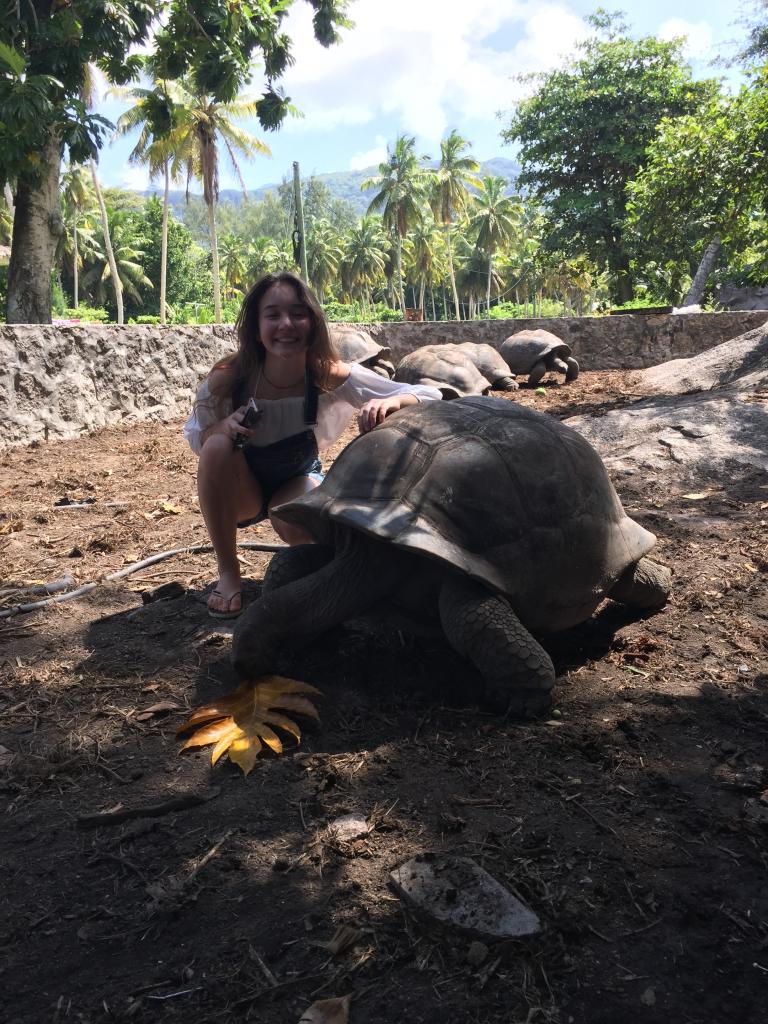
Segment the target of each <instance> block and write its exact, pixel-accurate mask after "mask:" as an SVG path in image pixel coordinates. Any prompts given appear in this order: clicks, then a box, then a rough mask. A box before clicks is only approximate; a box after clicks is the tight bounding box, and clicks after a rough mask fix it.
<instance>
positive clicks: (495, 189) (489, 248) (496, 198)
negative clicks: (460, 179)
mask: <svg viewBox="0 0 768 1024" xmlns="http://www.w3.org/2000/svg"><path fill="white" fill-rule="evenodd" d="M506 188H507V181H506V178H500V177H494V176H487V177H485V178H483V180H482V182H481V184H480V191H479V193H478V195H477V196H476V197H475V198H474V201H473V204H472V212H471V219H470V223H469V230H470V232H472V233H473V234H475V237H476V241H475V245H476V247H477V249H478V251H479V252H482V253H484V254H485V256H486V259H487V261H488V275H487V282H486V293H485V309H486V315H487V316H490V309H491V280H492V277H493V257H494V256H495V254H496V251H497V250H498V249H500V248H501V247H502V246H504V245H508V244H509V243H510V242H512V240H513V238H514V237H515V234H516V233H517V231H518V229H519V225H520V221H521V219H522V216H523V207H522V204H521V203H520V201H519V200H518V199H512V198H510V197H508V196H506V195H505V194H504V193H505V192H506Z"/></svg>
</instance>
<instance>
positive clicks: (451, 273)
mask: <svg viewBox="0 0 768 1024" xmlns="http://www.w3.org/2000/svg"><path fill="white" fill-rule="evenodd" d="M446 241H447V243H448V276H449V277H450V279H451V291H452V292H453V306H454V309H455V310H456V319H457V320H461V306H460V305H459V292H458V289H457V287H456V272H455V271H454V269H453V245H452V244H451V228H450V225H449V226H448V230H447V232H446ZM445 319H446V320H447V319H448V314H447V311H446V317H445Z"/></svg>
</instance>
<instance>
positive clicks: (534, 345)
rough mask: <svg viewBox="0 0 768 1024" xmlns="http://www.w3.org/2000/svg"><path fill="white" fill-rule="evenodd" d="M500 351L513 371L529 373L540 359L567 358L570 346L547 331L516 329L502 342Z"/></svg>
mask: <svg viewBox="0 0 768 1024" xmlns="http://www.w3.org/2000/svg"><path fill="white" fill-rule="evenodd" d="M500 351H501V355H502V357H503V358H504V360H505V362H506V363H507V365H508V366H509V368H510V370H511V371H512V372H513V373H530V372H531V370H532V369H533V367H534V366H535V365H536V363H538V362H540V361H541V360H542V359H544V360H546V359H548V358H550V357H553V356H557V357H559V358H560V359H567V358H568V356H569V355H570V354H571V346H570V345H566V343H565V342H564V341H562V340H561V339H560V338H558V337H557V335H556V334H551V333H550V332H549V331H518V333H517V334H511V335H510V336H509V337H508V338H507V339H506V340H505V341H503V342H502V344H501V349H500Z"/></svg>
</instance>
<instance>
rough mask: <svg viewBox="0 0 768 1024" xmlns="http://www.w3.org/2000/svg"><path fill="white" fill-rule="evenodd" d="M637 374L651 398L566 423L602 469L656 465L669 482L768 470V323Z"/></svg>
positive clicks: (642, 468) (628, 469)
mask: <svg viewBox="0 0 768 1024" xmlns="http://www.w3.org/2000/svg"><path fill="white" fill-rule="evenodd" d="M640 377H641V380H642V383H643V385H644V386H645V387H646V388H648V389H651V390H653V391H656V392H658V394H657V395H656V396H654V397H652V398H648V399H645V400H643V401H640V402H635V403H634V404H632V405H629V406H626V407H624V408H622V409H616V410H614V411H613V412H609V413H607V414H606V415H605V416H601V417H597V418H594V417H590V416H575V417H572V418H571V419H569V420H567V421H566V422H567V423H568V425H569V426H571V427H573V428H574V429H575V430H578V431H579V433H580V434H583V436H584V437H586V438H587V439H588V440H589V441H591V443H592V444H593V445H594V446H595V448H597V450H598V451H599V452H600V454H601V455H602V457H603V460H604V462H605V463H606V465H607V466H608V468H609V469H612V470H614V471H618V472H638V471H641V472H646V471H648V470H651V471H660V472H662V471H663V473H664V479H665V481H669V482H670V483H672V482H673V481H675V480H677V481H680V482H684V483H690V482H700V480H701V479H704V478H706V477H707V476H708V475H710V474H713V473H717V474H723V473H725V474H728V473H730V472H731V471H732V470H733V468H734V466H736V465H742V466H755V467H757V468H759V469H763V470H766V471H768V326H767V327H763V328H759V329H758V330H755V331H750V332H748V333H747V334H745V335H742V336H741V337H738V338H734V339H733V340H732V341H729V342H725V343H724V344H722V345H718V346H717V348H714V349H711V350H710V351H709V352H703V353H702V354H701V355H699V356H695V357H693V358H691V359H676V360H673V361H671V362H669V363H664V364H662V365H661V366H654V367H651V368H650V369H648V370H645V371H644V372H643V373H642V374H641V375H640Z"/></svg>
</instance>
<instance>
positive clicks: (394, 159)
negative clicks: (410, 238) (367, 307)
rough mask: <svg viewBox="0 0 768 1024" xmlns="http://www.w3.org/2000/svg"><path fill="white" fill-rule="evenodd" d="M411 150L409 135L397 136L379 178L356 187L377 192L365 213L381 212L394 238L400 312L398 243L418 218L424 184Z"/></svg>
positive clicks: (402, 300)
mask: <svg viewBox="0 0 768 1024" xmlns="http://www.w3.org/2000/svg"><path fill="white" fill-rule="evenodd" d="M415 149H416V140H415V139H414V138H413V136H406V135H399V136H398V137H397V139H396V140H395V145H394V148H393V149H392V150H389V149H388V153H387V155H388V159H387V161H386V163H382V164H379V176H378V177H376V178H368V179H367V180H366V181H364V182H363V183H362V185H361V186H360V188H361V189H368V188H376V189H378V192H377V193H376V195H375V196H374V197H373V199H372V200H371V202H370V204H369V205H368V211H367V212H368V213H376V212H378V211H381V220H382V224H383V225H384V227H385V228H386V229H387V230H388V231H390V232H391V233H392V235H393V237H394V239H395V265H396V269H397V283H398V293H399V299H400V307H401V309H402V310H403V311H405V296H404V294H403V259H402V243H403V239H404V238H405V236H406V234H407V233H408V229H409V228H410V227H411V226H412V225H414V224H417V223H418V222H419V220H420V219H421V208H420V206H419V200H420V198H421V196H422V193H423V191H424V185H425V182H426V172H425V170H424V168H423V167H422V166H421V165H420V163H419V159H418V157H417V156H416V152H415Z"/></svg>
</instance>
